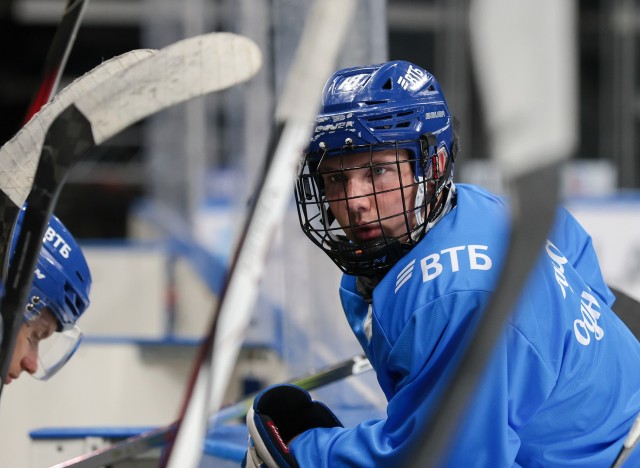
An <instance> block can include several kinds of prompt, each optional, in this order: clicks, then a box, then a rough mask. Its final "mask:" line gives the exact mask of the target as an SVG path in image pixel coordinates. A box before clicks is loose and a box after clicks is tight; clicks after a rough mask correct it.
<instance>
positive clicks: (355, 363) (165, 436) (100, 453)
mask: <svg viewBox="0 0 640 468" xmlns="http://www.w3.org/2000/svg"><path fill="white" fill-rule="evenodd" d="M370 370H371V364H370V363H369V361H368V360H367V358H366V357H365V356H364V355H356V356H354V357H352V358H350V359H346V360H344V361H340V362H338V363H336V364H333V365H330V366H327V367H324V368H322V369H320V370H318V371H317V372H311V373H308V374H306V375H304V376H301V377H297V378H294V379H291V380H289V381H288V382H287V383H291V384H294V385H297V386H299V387H302V388H304V389H305V390H307V391H312V390H316V389H318V388H321V387H324V386H325V385H329V384H332V383H335V382H338V381H340V380H342V379H344V378H347V377H350V376H356V375H360V374H363V373H365V372H368V371H370ZM256 395H257V393H253V394H251V395H249V396H246V397H244V398H242V399H241V400H240V401H238V402H236V403H233V404H231V405H227V406H224V407H222V408H221V409H220V411H218V412H217V413H215V414H213V415H212V416H211V417H210V418H209V419H210V423H211V424H214V425H217V424H223V423H225V422H229V421H233V420H235V419H239V418H243V417H245V416H246V414H247V412H248V411H249V408H250V407H251V405H252V404H253V400H254V398H255V397H256ZM174 434H175V423H173V424H170V425H168V426H166V427H162V428H159V429H154V430H152V431H149V432H146V433H144V434H141V435H139V436H135V437H131V438H129V439H126V440H124V441H122V442H119V443H116V444H114V445H112V446H111V447H107V448H104V449H100V450H96V451H94V452H91V453H88V454H85V455H82V456H80V457H76V458H74V459H72V460H68V461H66V462H63V463H61V464H58V465H56V466H55V467H52V468H69V467H75V468H98V467H100V466H105V465H110V464H112V463H117V462H120V461H122V460H127V459H130V458H132V457H135V456H137V455H140V454H142V453H144V452H146V451H148V450H151V449H153V448H155V447H158V446H162V445H164V444H166V443H167V442H169V441H170V440H171V439H172V438H173V436H174Z"/></svg>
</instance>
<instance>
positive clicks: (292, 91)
mask: <svg viewBox="0 0 640 468" xmlns="http://www.w3.org/2000/svg"><path fill="white" fill-rule="evenodd" d="M355 9H356V0H315V1H314V2H313V3H312V5H311V9H310V12H309V13H308V15H307V20H306V22H305V26H304V30H303V34H302V39H301V41H300V43H299V45H298V49H297V52H296V56H295V57H294V61H293V65H292V68H291V71H290V73H289V75H288V77H287V81H286V83H285V87H284V96H283V97H282V100H281V102H280V105H279V106H278V109H277V111H276V122H277V129H276V133H275V137H274V138H272V139H271V141H272V142H274V143H273V144H271V145H270V148H271V147H273V148H275V150H274V151H273V152H272V151H269V154H268V156H267V164H266V167H265V170H263V171H260V177H261V179H260V181H259V182H258V190H257V191H256V193H257V197H256V199H255V203H254V204H253V206H252V207H251V209H250V210H249V212H248V214H247V217H246V218H245V223H244V226H243V229H242V231H241V232H242V235H241V237H240V239H239V242H238V243H237V247H236V251H235V253H234V255H233V257H232V259H231V263H230V267H229V270H228V275H227V280H226V284H225V285H224V287H223V290H222V292H221V295H220V297H219V298H218V303H217V305H216V309H215V311H214V313H213V317H212V319H211V326H210V328H209V331H208V333H207V336H206V338H205V340H204V342H203V344H202V346H201V348H200V352H199V353H198V355H197V356H196V362H195V364H194V368H193V370H192V374H191V377H190V380H189V383H188V385H187V391H186V395H185V398H184V402H183V405H182V409H181V412H180V414H179V416H178V419H177V426H176V436H175V440H174V442H173V443H171V444H169V445H168V447H167V448H166V450H165V453H164V455H163V458H162V460H161V466H169V467H172V468H194V467H196V466H197V465H198V463H199V461H200V458H201V457H202V448H203V446H204V441H205V437H206V429H207V422H208V420H207V415H208V414H209V413H210V412H212V411H216V410H217V409H218V408H220V405H221V403H222V398H223V395H224V390H225V388H226V386H227V384H228V382H229V379H230V377H231V374H232V370H233V366H234V364H235V362H236V360H237V357H238V354H239V349H240V346H241V344H242V341H243V338H244V335H245V332H246V329H247V327H248V324H249V321H250V318H251V309H252V307H253V304H254V301H255V299H256V296H257V292H258V288H259V283H260V281H261V279H262V275H263V271H264V264H265V262H266V259H267V253H268V251H269V247H270V245H271V242H272V240H273V238H274V237H275V234H276V230H277V228H278V226H279V225H280V224H281V221H282V218H283V217H284V213H285V210H286V205H287V201H288V200H289V199H290V194H291V190H292V187H293V181H294V178H295V171H296V166H297V161H298V157H299V155H300V154H301V153H302V150H303V148H304V147H305V146H306V144H307V142H308V140H309V138H310V131H311V127H312V123H313V121H314V119H315V115H316V113H317V111H318V109H319V107H320V97H321V92H322V88H323V85H324V82H325V80H326V79H327V78H328V76H329V75H330V74H331V72H333V68H334V67H335V64H336V62H337V58H338V54H339V52H340V49H341V45H342V42H343V39H344V37H345V36H346V32H347V27H348V25H349V23H350V21H351V19H352V18H353V16H354V13H355ZM319 37H322V38H323V40H322V41H319V40H318V38H319Z"/></svg>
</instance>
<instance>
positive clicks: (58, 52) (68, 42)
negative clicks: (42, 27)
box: [24, 0, 89, 123]
mask: <svg viewBox="0 0 640 468" xmlns="http://www.w3.org/2000/svg"><path fill="white" fill-rule="evenodd" d="M88 3H89V0H68V1H67V4H66V6H65V8H64V13H63V16H62V20H61V21H60V24H59V25H58V28H57V30H56V33H55V36H54V37H53V42H52V43H51V47H50V48H49V51H48V52H47V56H46V58H45V63H44V69H43V71H42V79H41V81H40V87H39V88H38V89H37V91H36V93H35V95H34V97H33V99H32V101H31V104H30V106H29V108H28V110H27V114H26V117H25V120H24V122H25V123H26V122H28V121H29V119H30V118H31V117H33V115H34V114H35V113H36V112H38V111H39V110H40V109H41V108H42V106H44V105H45V104H46V103H47V102H49V101H50V100H51V98H52V97H53V96H54V95H55V93H56V91H57V88H58V85H59V84H60V78H61V77H62V73H63V72H64V68H65V66H66V64H67V60H68V58H69V54H70V53H71V49H72V47H73V44H74V42H75V39H76V36H77V33H78V29H79V27H80V23H81V22H82V17H83V15H84V12H85V10H86V7H87V4H88Z"/></svg>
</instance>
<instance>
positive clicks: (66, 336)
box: [5, 209, 91, 383]
mask: <svg viewBox="0 0 640 468" xmlns="http://www.w3.org/2000/svg"><path fill="white" fill-rule="evenodd" d="M23 217H24V209H23V210H22V211H21V212H20V215H19V217H18V220H17V223H16V228H15V229H14V234H13V241H12V251H13V248H14V247H15V243H16V240H17V237H18V234H19V232H20V228H21V225H22V219H23ZM12 254H13V252H12ZM90 290H91V273H90V271H89V266H88V264H87V261H86V259H85V256H84V254H83V252H82V249H81V248H80V246H79V245H78V243H77V241H76V240H75V239H74V237H73V236H72V235H71V233H70V232H69V231H68V230H67V228H66V227H65V226H64V225H63V224H62V222H60V220H59V219H58V218H57V217H56V216H53V215H52V216H51V218H50V220H49V224H48V226H47V228H46V231H45V234H44V238H43V242H42V250H41V251H40V255H39V257H38V261H37V265H36V268H35V271H34V275H33V283H32V286H31V289H30V291H29V295H28V297H27V303H26V304H25V309H24V316H23V324H22V326H21V328H20V331H19V334H18V337H17V340H16V345H15V348H14V351H13V356H12V359H11V364H10V367H9V372H8V374H7V378H6V381H5V383H10V382H11V381H12V380H14V379H16V378H18V377H19V375H20V374H21V373H22V372H23V371H25V372H28V373H29V374H31V375H32V376H34V377H36V378H38V379H40V380H47V379H49V378H51V377H52V376H53V375H54V374H55V373H56V372H57V371H58V370H60V368H61V367H62V366H63V365H64V364H65V363H66V362H67V361H68V360H69V358H70V357H71V356H72V355H73V353H74V352H75V351H76V349H77V348H78V346H79V344H80V341H81V339H82V332H81V330H80V328H79V327H78V325H77V321H78V319H79V318H80V317H81V316H82V314H83V313H84V312H85V311H86V310H87V308H88V307H89V303H90V301H89V294H90Z"/></svg>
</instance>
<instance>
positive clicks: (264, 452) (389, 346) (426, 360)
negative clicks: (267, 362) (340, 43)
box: [245, 61, 640, 467]
mask: <svg viewBox="0 0 640 468" xmlns="http://www.w3.org/2000/svg"><path fill="white" fill-rule="evenodd" d="M532 92H534V91H532ZM457 150H458V142H457V139H456V136H455V133H454V128H453V120H452V117H451V116H450V114H449V110H448V107H447V104H446V102H445V98H444V96H443V94H442V91H441V89H440V86H439V84H438V82H437V81H436V79H435V78H434V77H433V75H431V74H430V73H429V72H427V71H425V70H423V69H422V68H420V67H418V66H416V65H414V64H411V63H408V62H404V61H394V62H389V63H386V64H381V65H374V66H368V67H358V68H350V69H345V70H341V71H339V72H337V73H336V74H334V75H333V76H332V77H331V78H330V79H329V81H328V82H327V84H326V86H325V89H324V93H323V107H322V110H321V114H320V115H319V116H318V119H317V123H316V126H315V131H314V134H313V137H312V140H311V143H310V145H309V147H308V149H307V150H306V152H305V154H304V159H303V162H302V166H301V167H302V170H301V172H300V175H299V178H298V181H297V186H296V193H295V195H296V201H297V206H298V213H299V216H300V222H301V226H302V230H303V231H304V233H305V234H306V235H307V236H308V237H309V238H310V239H311V240H312V241H313V242H314V243H315V244H316V245H317V246H318V247H320V248H321V249H322V250H323V251H324V252H325V253H326V254H327V255H328V256H329V257H330V258H331V259H332V260H333V261H334V262H335V263H336V265H337V266H338V267H339V268H340V269H341V270H342V271H343V272H344V276H343V279H342V282H341V285H340V297H341V300H342V305H343V308H344V311H345V314H346V316H347V319H348V322H349V324H350V326H351V328H352V329H353V332H354V334H355V336H356V337H357V339H358V341H359V342H360V344H361V345H362V347H363V349H364V351H365V352H366V354H367V356H368V358H369V360H370V361H371V364H372V365H373V367H374V369H375V371H376V374H377V379H378V382H379V384H380V386H381V388H382V390H383V391H384V393H385V395H386V397H387V400H388V406H387V418H386V419H384V420H380V421H375V420H374V421H366V422H363V423H361V424H360V425H357V426H355V427H352V428H343V427H342V425H341V424H340V422H339V421H338V419H337V418H336V417H335V416H334V415H333V414H332V413H331V411H330V410H329V409H328V408H326V406H324V405H323V404H322V403H320V402H315V401H312V400H311V398H310V396H309V395H308V394H307V393H306V392H305V391H303V390H301V389H299V388H297V387H294V386H290V385H281V386H275V387H271V388H269V389H267V390H265V391H264V392H262V393H261V394H260V395H259V396H258V397H257V398H256V399H255V401H254V405H253V407H252V409H251V411H250V412H249V414H248V416H247V425H248V428H249V433H250V436H251V437H250V447H249V450H248V452H247V456H246V457H245V460H246V465H247V466H257V465H259V464H260V463H264V464H265V465H266V466H270V467H274V466H280V467H285V466H304V467H307V466H308V467H311V466H314V467H315V466H336V467H337V466H363V467H374V466H375V467H382V466H385V467H386V466H407V465H408V462H409V461H410V459H411V458H410V457H411V454H412V453H413V450H414V449H415V448H416V447H417V446H418V445H419V444H420V442H421V440H420V437H421V435H422V434H423V428H424V424H425V422H426V421H428V420H429V418H430V416H431V415H432V414H433V412H434V408H435V405H437V404H438V401H439V398H440V397H441V396H442V392H443V391H444V390H445V389H446V388H447V384H448V383H449V381H450V378H451V376H452V375H453V373H454V372H455V370H456V366H457V364H458V362H459V359H460V357H461V356H462V354H463V353H464V350H465V346H466V344H467V343H468V340H469V338H470V336H472V335H473V333H474V326H475V325H476V324H477V322H478V317H480V316H481V314H482V312H483V310H484V308H485V307H486V305H487V303H488V301H489V298H490V297H491V295H492V293H493V292H494V290H495V287H496V285H497V283H498V278H499V273H500V271H501V268H502V265H503V263H504V260H505V255H506V250H507V245H508V239H509V237H508V235H509V229H510V220H509V209H508V206H507V204H506V203H505V201H504V200H503V199H501V198H499V197H496V196H494V195H492V194H490V193H488V192H486V191H485V190H483V189H481V188H479V187H475V186H472V185H466V184H454V182H453V167H454V159H455V156H456V152H457ZM540 190H545V187H540ZM614 300H615V297H614V296H613V294H612V293H611V291H610V290H609V288H608V287H607V286H606V284H605V282H604V280H603V278H602V275H601V273H600V268H599V265H598V261H597V258H596V255H595V252H594V250H593V248H592V246H591V241H590V238H589V236H588V235H587V233H586V232H585V231H584V230H583V229H582V228H581V227H580V225H579V224H578V223H577V221H576V220H575V219H574V218H573V217H572V216H571V215H570V214H569V213H568V212H567V211H566V210H563V209H560V210H559V213H558V218H557V220H556V222H555V225H554V228H553V230H552V232H550V233H549V236H548V240H547V242H546V245H545V246H544V248H543V249H542V250H541V252H540V255H539V258H538V260H537V263H536V265H535V266H534V268H533V270H532V272H531V273H530V276H529V278H528V281H527V284H526V286H525V288H524V289H523V291H522V292H521V294H520V297H519V300H518V302H517V305H516V307H515V308H514V310H513V312H512V314H511V316H510V317H509V319H508V321H507V323H506V324H505V326H504V328H503V330H502V332H501V335H500V337H499V340H498V343H497V345H496V346H495V349H494V352H493V354H492V357H491V360H490V362H489V365H488V367H487V368H486V369H485V371H484V373H483V375H482V378H481V381H480V383H479V386H478V388H477V389H476V390H475V393H474V394H473V396H472V398H471V401H470V403H469V405H468V407H467V408H466V409H465V412H464V416H463V418H462V420H461V421H459V423H460V424H459V426H458V427H459V430H458V432H457V434H456V436H455V437H454V440H453V443H452V445H451V449H450V450H448V451H447V453H446V455H445V457H444V460H443V465H444V466H449V467H470V466H473V467H511V466H545V467H551V466H557V467H567V466H599V467H606V466H610V465H611V463H612V462H613V460H614V459H615V457H616V455H617V453H618V451H619V450H620V447H621V446H622V443H623V440H624V438H625V436H626V435H627V433H628V431H629V429H630V428H631V425H632V423H633V421H634V419H635V418H636V415H637V414H638V412H639V411H640V372H638V371H637V369H639V368H640V344H639V342H638V340H637V339H636V338H635V337H634V336H633V334H632V333H631V332H630V331H629V330H628V329H627V327H626V326H625V325H624V324H623V323H622V322H621V321H620V320H619V319H618V317H617V316H616V315H615V314H614V313H613V312H612V310H611V309H610V306H611V304H612V303H613V301H614ZM627 463H628V464H629V465H628V466H640V451H638V450H636V452H634V453H633V454H632V455H631V458H630V459H629V460H628V462H627Z"/></svg>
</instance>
